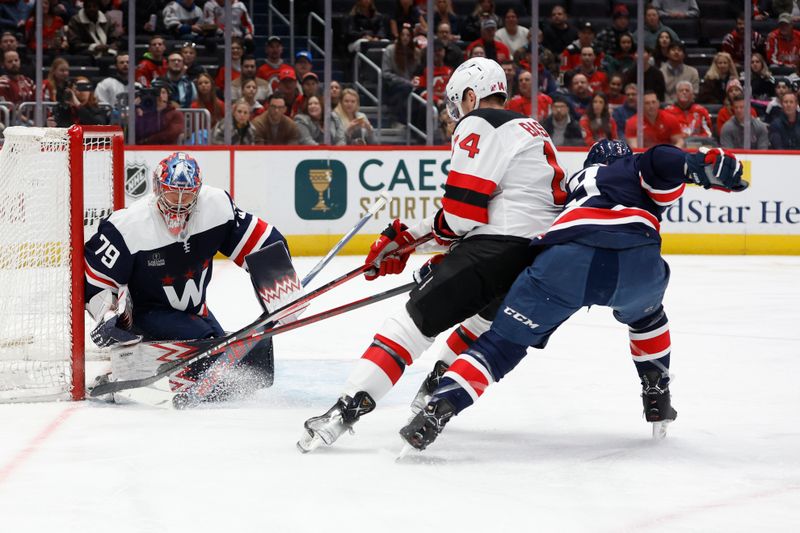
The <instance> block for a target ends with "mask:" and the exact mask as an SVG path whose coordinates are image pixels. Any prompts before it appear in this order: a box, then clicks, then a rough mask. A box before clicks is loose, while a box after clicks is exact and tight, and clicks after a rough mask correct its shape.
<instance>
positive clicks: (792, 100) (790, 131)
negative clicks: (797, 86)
mask: <svg viewBox="0 0 800 533" xmlns="http://www.w3.org/2000/svg"><path fill="white" fill-rule="evenodd" d="M797 117H798V113H797V95H796V94H795V93H793V92H788V93H786V94H784V95H783V96H782V97H781V112H780V114H779V115H778V117H777V118H776V119H775V120H773V121H772V122H771V123H770V125H769V144H770V147H771V148H772V149H773V150H800V121H799V120H797Z"/></svg>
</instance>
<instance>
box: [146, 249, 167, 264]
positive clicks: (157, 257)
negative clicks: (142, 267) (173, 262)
mask: <svg viewBox="0 0 800 533" xmlns="http://www.w3.org/2000/svg"><path fill="white" fill-rule="evenodd" d="M165 264H166V263H165V261H164V258H163V257H161V254H160V253H158V252H155V253H154V254H153V255H151V256H150V258H149V259H148V260H147V266H149V267H163V266H164V265H165Z"/></svg>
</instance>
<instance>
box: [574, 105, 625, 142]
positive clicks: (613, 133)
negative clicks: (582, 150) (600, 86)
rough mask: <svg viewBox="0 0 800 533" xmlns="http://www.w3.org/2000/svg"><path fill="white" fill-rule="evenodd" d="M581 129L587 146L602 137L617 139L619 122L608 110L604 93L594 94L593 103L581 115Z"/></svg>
mask: <svg viewBox="0 0 800 533" xmlns="http://www.w3.org/2000/svg"><path fill="white" fill-rule="evenodd" d="M580 124H581V129H582V130H583V140H584V142H585V143H586V146H591V145H593V144H594V143H596V142H597V141H599V140H601V139H610V140H614V139H617V138H618V136H617V124H616V122H614V121H613V120H611V114H610V113H609V111H608V99H607V98H606V95H605V94H603V93H597V94H595V95H594V96H592V105H590V106H589V107H588V108H587V109H586V114H585V115H584V116H582V117H581V121H580Z"/></svg>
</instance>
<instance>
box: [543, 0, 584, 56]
mask: <svg viewBox="0 0 800 533" xmlns="http://www.w3.org/2000/svg"><path fill="white" fill-rule="evenodd" d="M542 33H543V37H542V44H543V45H544V46H546V47H547V48H549V49H550V50H552V51H553V53H554V54H556V55H558V54H561V52H563V51H564V48H566V47H567V46H569V45H570V43H572V42H573V41H575V40H576V39H577V38H578V30H576V29H575V27H574V26H573V25H572V24H570V23H569V16H568V15H567V10H566V8H565V7H564V6H561V5H558V4H556V5H554V6H553V9H552V10H551V11H550V20H549V22H548V23H547V25H546V26H545V27H544V29H543V30H542Z"/></svg>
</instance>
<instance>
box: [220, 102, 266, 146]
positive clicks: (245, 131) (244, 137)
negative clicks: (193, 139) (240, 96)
mask: <svg viewBox="0 0 800 533" xmlns="http://www.w3.org/2000/svg"><path fill="white" fill-rule="evenodd" d="M250 113H251V109H250V104H248V103H247V102H245V101H244V100H236V101H234V102H233V105H232V106H231V115H232V116H233V120H232V121H231V122H232V123H231V142H230V144H231V145H251V144H255V143H256V130H255V128H254V127H253V125H252V124H250ZM211 144H225V121H224V120H220V121H219V122H217V125H216V126H214V130H213V131H212V132H211Z"/></svg>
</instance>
